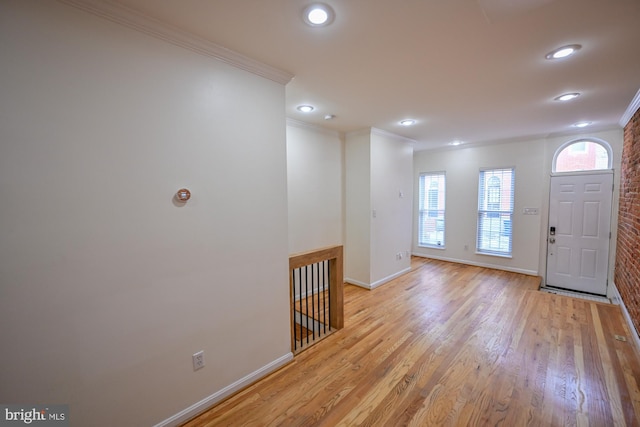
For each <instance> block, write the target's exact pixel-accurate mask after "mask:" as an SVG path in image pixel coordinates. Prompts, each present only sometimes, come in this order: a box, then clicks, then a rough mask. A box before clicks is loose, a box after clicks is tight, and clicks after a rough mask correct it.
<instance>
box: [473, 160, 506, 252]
mask: <svg viewBox="0 0 640 427" xmlns="http://www.w3.org/2000/svg"><path fill="white" fill-rule="evenodd" d="M514 177H515V171H514V168H506V169H484V170H481V171H480V179H479V186H478V234H477V236H478V237H477V241H476V251H477V252H480V253H484V254H489V255H499V256H511V249H512V243H513V235H512V227H511V224H512V220H513V199H514V188H515V186H514Z"/></svg>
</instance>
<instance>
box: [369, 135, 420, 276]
mask: <svg viewBox="0 0 640 427" xmlns="http://www.w3.org/2000/svg"><path fill="white" fill-rule="evenodd" d="M412 168H413V146H412V145H411V144H409V143H407V142H405V141H404V140H402V139H400V138H398V137H394V136H393V135H390V134H386V133H383V132H380V131H377V130H376V129H374V130H373V131H372V133H371V208H372V209H373V210H375V211H376V217H375V218H372V219H371V283H376V282H380V281H385V280H387V279H388V278H389V277H392V276H394V275H397V274H398V273H400V272H405V271H406V270H407V269H409V268H410V267H411V258H410V257H409V256H407V254H408V253H410V252H411V231H412V226H411V218H412V216H413V211H412V209H413V198H412V195H413V174H412V172H411V171H412ZM401 193H402V194H401ZM398 253H400V254H401V256H402V258H401V259H397V254H398Z"/></svg>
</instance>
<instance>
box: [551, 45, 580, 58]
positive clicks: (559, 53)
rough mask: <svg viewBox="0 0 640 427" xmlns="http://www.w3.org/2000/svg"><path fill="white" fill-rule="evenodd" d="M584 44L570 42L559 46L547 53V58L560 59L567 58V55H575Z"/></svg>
mask: <svg viewBox="0 0 640 427" xmlns="http://www.w3.org/2000/svg"><path fill="white" fill-rule="evenodd" d="M581 47H582V46H580V45H579V44H570V45H567V46H562V47H559V48H558V49H556V50H552V51H551V52H549V53H547V54H546V55H545V58H547V59H560V58H566V57H567V56H570V55H573V54H574V53H575V52H576V51H577V50H579V49H580V48H581Z"/></svg>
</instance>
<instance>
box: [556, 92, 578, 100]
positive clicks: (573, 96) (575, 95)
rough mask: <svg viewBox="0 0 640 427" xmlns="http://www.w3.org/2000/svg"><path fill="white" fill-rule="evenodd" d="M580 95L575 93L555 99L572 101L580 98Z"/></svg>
mask: <svg viewBox="0 0 640 427" xmlns="http://www.w3.org/2000/svg"><path fill="white" fill-rule="evenodd" d="M579 96H580V94H579V93H578V92H573V93H565V94H562V95H560V96H556V97H555V98H553V100H554V101H570V100H572V99H574V98H577V97H579Z"/></svg>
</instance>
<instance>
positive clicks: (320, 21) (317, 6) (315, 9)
mask: <svg viewBox="0 0 640 427" xmlns="http://www.w3.org/2000/svg"><path fill="white" fill-rule="evenodd" d="M333 18H335V13H334V12H333V9H332V8H331V6H329V5H327V4H324V3H312V4H310V5H309V6H307V7H305V8H304V12H303V13H302V19H303V20H304V22H305V24H307V25H309V26H311V27H325V26H327V25H329V24H331V23H332V22H333Z"/></svg>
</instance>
